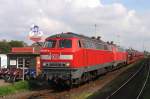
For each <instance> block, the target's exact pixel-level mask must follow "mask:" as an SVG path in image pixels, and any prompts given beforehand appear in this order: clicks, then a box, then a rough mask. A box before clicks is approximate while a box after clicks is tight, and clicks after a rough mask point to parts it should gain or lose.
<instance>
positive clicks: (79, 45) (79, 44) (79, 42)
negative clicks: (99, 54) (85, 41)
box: [78, 40, 82, 48]
mask: <svg viewBox="0 0 150 99" xmlns="http://www.w3.org/2000/svg"><path fill="white" fill-rule="evenodd" d="M78 47H79V48H81V47H82V46H81V41H80V40H79V41H78Z"/></svg>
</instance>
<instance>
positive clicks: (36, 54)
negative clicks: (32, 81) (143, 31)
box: [7, 46, 40, 72]
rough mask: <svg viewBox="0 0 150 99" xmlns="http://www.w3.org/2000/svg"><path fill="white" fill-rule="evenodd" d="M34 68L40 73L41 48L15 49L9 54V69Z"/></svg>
mask: <svg viewBox="0 0 150 99" xmlns="http://www.w3.org/2000/svg"><path fill="white" fill-rule="evenodd" d="M23 67H25V68H32V69H36V71H37V72H38V71H39V68H40V47H37V46H36V47H35V46H32V47H14V48H12V50H11V53H8V54H7V68H23Z"/></svg>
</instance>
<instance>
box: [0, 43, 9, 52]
mask: <svg viewBox="0 0 150 99" xmlns="http://www.w3.org/2000/svg"><path fill="white" fill-rule="evenodd" d="M0 50H1V53H8V52H10V50H11V46H10V45H9V43H8V42H7V41H6V40H3V41H0Z"/></svg>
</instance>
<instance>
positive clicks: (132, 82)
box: [106, 60, 150, 99]
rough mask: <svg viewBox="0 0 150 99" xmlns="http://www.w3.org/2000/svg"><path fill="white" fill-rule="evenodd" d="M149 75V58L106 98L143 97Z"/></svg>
mask: <svg viewBox="0 0 150 99" xmlns="http://www.w3.org/2000/svg"><path fill="white" fill-rule="evenodd" d="M149 76H150V60H147V61H146V62H144V63H143V64H142V65H141V67H140V68H139V69H138V70H137V71H136V72H135V73H134V74H133V75H132V76H131V77H129V78H128V79H127V80H126V81H125V82H124V83H123V84H122V85H121V86H120V87H119V88H118V89H116V90H115V91H113V92H112V93H111V94H110V95H109V96H107V97H106V99H142V98H141V97H142V95H143V91H144V89H145V88H146V84H147V82H148V79H149Z"/></svg>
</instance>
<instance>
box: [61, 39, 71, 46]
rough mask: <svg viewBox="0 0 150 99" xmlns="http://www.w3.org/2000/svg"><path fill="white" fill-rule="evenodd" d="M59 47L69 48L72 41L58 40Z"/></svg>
mask: <svg viewBox="0 0 150 99" xmlns="http://www.w3.org/2000/svg"><path fill="white" fill-rule="evenodd" d="M59 47H60V48H71V47H72V40H68V39H63V40H59Z"/></svg>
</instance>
